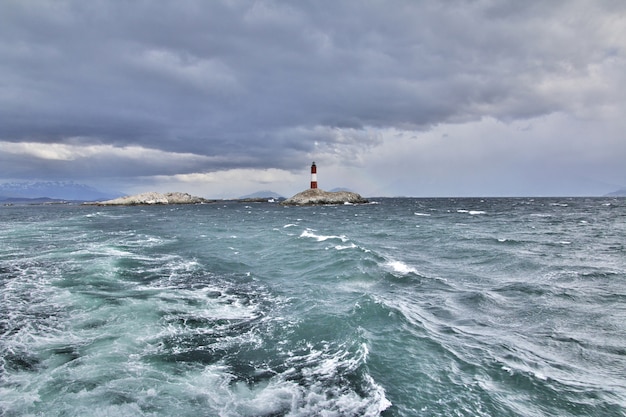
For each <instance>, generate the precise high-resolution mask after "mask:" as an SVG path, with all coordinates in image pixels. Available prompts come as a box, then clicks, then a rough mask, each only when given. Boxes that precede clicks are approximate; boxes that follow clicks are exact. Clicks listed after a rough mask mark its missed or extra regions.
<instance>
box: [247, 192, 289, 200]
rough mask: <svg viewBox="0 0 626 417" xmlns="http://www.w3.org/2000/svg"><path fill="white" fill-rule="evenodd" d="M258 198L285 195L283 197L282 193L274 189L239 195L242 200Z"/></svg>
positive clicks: (278, 197) (279, 197)
mask: <svg viewBox="0 0 626 417" xmlns="http://www.w3.org/2000/svg"><path fill="white" fill-rule="evenodd" d="M256 198H274V199H281V198H285V197H283V196H282V195H280V194H278V193H275V192H274V191H268V190H263V191H257V192H256V193H252V194H247V195H244V196H241V197H239V199H240V200H247V199H256Z"/></svg>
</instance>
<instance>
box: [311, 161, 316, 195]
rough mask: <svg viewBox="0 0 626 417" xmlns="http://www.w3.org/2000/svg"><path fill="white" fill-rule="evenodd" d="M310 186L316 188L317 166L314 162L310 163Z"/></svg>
mask: <svg viewBox="0 0 626 417" xmlns="http://www.w3.org/2000/svg"><path fill="white" fill-rule="evenodd" d="M311 188H312V189H313V188H317V167H316V166H315V162H313V164H311Z"/></svg>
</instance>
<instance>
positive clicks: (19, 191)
mask: <svg viewBox="0 0 626 417" xmlns="http://www.w3.org/2000/svg"><path fill="white" fill-rule="evenodd" d="M120 195H121V194H119V193H107V192H103V191H100V190H98V189H96V188H94V187H90V186H88V185H85V184H78V183H75V182H73V181H27V182H9V183H4V184H0V200H11V199H42V198H49V199H54V200H78V201H94V200H109V199H112V198H116V197H119V196H120Z"/></svg>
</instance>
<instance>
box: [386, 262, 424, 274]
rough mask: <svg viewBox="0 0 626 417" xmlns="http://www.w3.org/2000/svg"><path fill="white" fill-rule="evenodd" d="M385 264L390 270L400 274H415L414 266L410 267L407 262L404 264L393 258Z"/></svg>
mask: <svg viewBox="0 0 626 417" xmlns="http://www.w3.org/2000/svg"><path fill="white" fill-rule="evenodd" d="M385 266H386V267H387V268H389V269H391V271H392V272H395V273H398V274H401V275H408V274H416V273H417V270H416V269H415V268H412V267H410V266H408V265H407V264H405V263H404V262H401V261H395V260H391V261H389V262H387V263H386V264H385Z"/></svg>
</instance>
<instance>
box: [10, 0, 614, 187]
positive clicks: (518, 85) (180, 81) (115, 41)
mask: <svg viewBox="0 0 626 417" xmlns="http://www.w3.org/2000/svg"><path fill="white" fill-rule="evenodd" d="M0 8H1V9H2V10H1V12H0V89H1V90H0V91H1V93H0V118H1V120H0V141H5V142H13V143H15V142H23V141H24V142H32V143H42V144H46V143H47V144H56V143H59V144H73V145H76V146H79V145H81V144H84V145H85V146H88V145H98V144H100V145H104V144H107V145H112V146H114V147H119V148H123V147H125V146H140V147H144V148H149V149H156V150H162V151H167V152H177V153H183V154H187V153H189V154H195V155H198V156H199V158H182V159H181V160H180V161H179V162H176V163H173V164H171V166H169V167H166V166H165V167H163V166H162V167H163V168H162V170H161V172H160V173H161V174H167V173H170V172H180V173H187V172H194V170H195V171H197V170H219V169H227V168H233V167H259V168H268V167H276V168H284V169H292V168H295V167H300V165H301V163H302V161H301V159H299V158H296V156H299V155H305V154H307V153H310V152H312V151H313V150H314V149H315V146H320V145H322V146H327V147H333V146H343V147H347V148H349V147H351V146H361V147H367V146H370V145H374V144H376V143H378V142H379V141H380V138H379V137H376V136H375V135H374V136H371V135H367V134H362V133H359V131H360V130H362V129H363V128H365V127H372V128H381V129H382V128H398V129H415V130H424V129H428V128H430V127H432V126H435V125H438V124H441V123H458V122H467V121H473V120H479V119H480V118H482V117H486V116H488V117H494V118H496V119H501V120H515V119H519V118H528V117H533V116H537V115H542V114H550V113H552V112H556V111H577V110H580V109H581V108H583V109H584V108H586V107H587V106H590V107H594V106H596V105H597V102H599V103H603V102H604V101H605V99H604V96H603V94H604V91H602V90H600V91H598V90H597V89H593V88H591V89H589V90H585V87H584V86H582V87H581V89H582V90H581V91H579V92H578V93H577V94H574V93H573V92H572V91H570V90H568V89H567V88H565V87H563V86H562V85H561V84H562V83H561V84H558V83H556V85H555V80H561V79H562V78H563V74H565V75H566V76H567V79H568V80H570V81H571V82H572V83H574V84H575V83H576V80H578V79H585V78H586V77H587V76H588V74H589V72H590V71H591V68H592V66H593V65H596V64H601V63H602V62H603V61H604V60H607V59H610V57H611V56H612V55H615V54H623V51H622V50H620V49H619V48H620V46H621V45H620V44H619V39H612V38H611V37H607V36H606V32H607V31H606V30H605V29H606V25H609V24H611V16H612V15H614V14H620V13H621V14H623V13H624V11H625V10H626V6H624V4H623V3H622V2H608V1H607V2H591V1H578V2H569V1H568V2H565V1H554V2H519V1H509V2H507V1H500V2H491V1H469V0H468V1H464V0H457V1H449V2H441V1H392V2H386V1H365V2H363V1H302V2H287V1H239V0H233V1H211V2H207V1H200V0H183V1H161V2H134V1H132V2H128V1H4V2H3V3H2V5H0ZM336 129H346V130H345V131H346V132H348V133H346V134H337V131H336ZM316 143H317V145H316ZM103 155H104V156H106V155H108V154H106V153H105V154H103ZM104 156H103V157H104ZM202 157H206V159H202ZM5 158H7V157H5ZM24 158H27V157H24ZM93 158H95V157H93ZM12 160H13V161H16V160H17V159H16V158H13V159H12ZM90 161H92V162H89V161H87V162H83V163H86V164H90V163H91V164H92V165H91V166H92V169H91V170H87V171H86V172H93V173H94V175H95V174H96V173H97V174H98V175H102V172H105V171H106V170H107V163H106V162H105V161H104V160H102V159H98V163H97V164H95V165H94V164H93V161H94V160H93V159H91V160H90ZM22 162H23V161H22ZM159 162H160V163H163V164H165V165H167V161H159ZM49 163H50V164H53V165H54V166H55V167H56V168H55V170H58V172H59V175H60V174H61V173H62V172H64V170H67V171H68V172H69V171H71V169H72V167H74V169H80V170H84V169H85V167H83V166H77V165H75V164H72V163H71V160H70V159H67V160H66V161H64V162H63V161H61V162H59V161H52V162H49ZM11 165H17V164H15V163H14V164H11ZM44 166H45V164H42V165H40V167H44ZM99 166H101V169H96V167H99ZM153 167H154V164H151V163H148V162H143V163H136V164H135V165H134V166H133V167H132V168H124V170H126V171H128V172H127V173H128V175H135V174H141V172H142V170H143V169H145V171H143V174H144V175H150V174H152V173H153V172H154V171H155V169H153ZM48 169H51V168H50V167H48ZM108 169H109V170H110V167H108ZM34 171H35V169H33V172H31V173H34ZM13 172H16V171H13ZM84 172H85V171H84ZM0 174H2V175H3V176H10V175H11V174H12V173H11V172H10V170H9V168H8V165H6V164H5V165H4V168H3V169H2V172H0Z"/></svg>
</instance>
